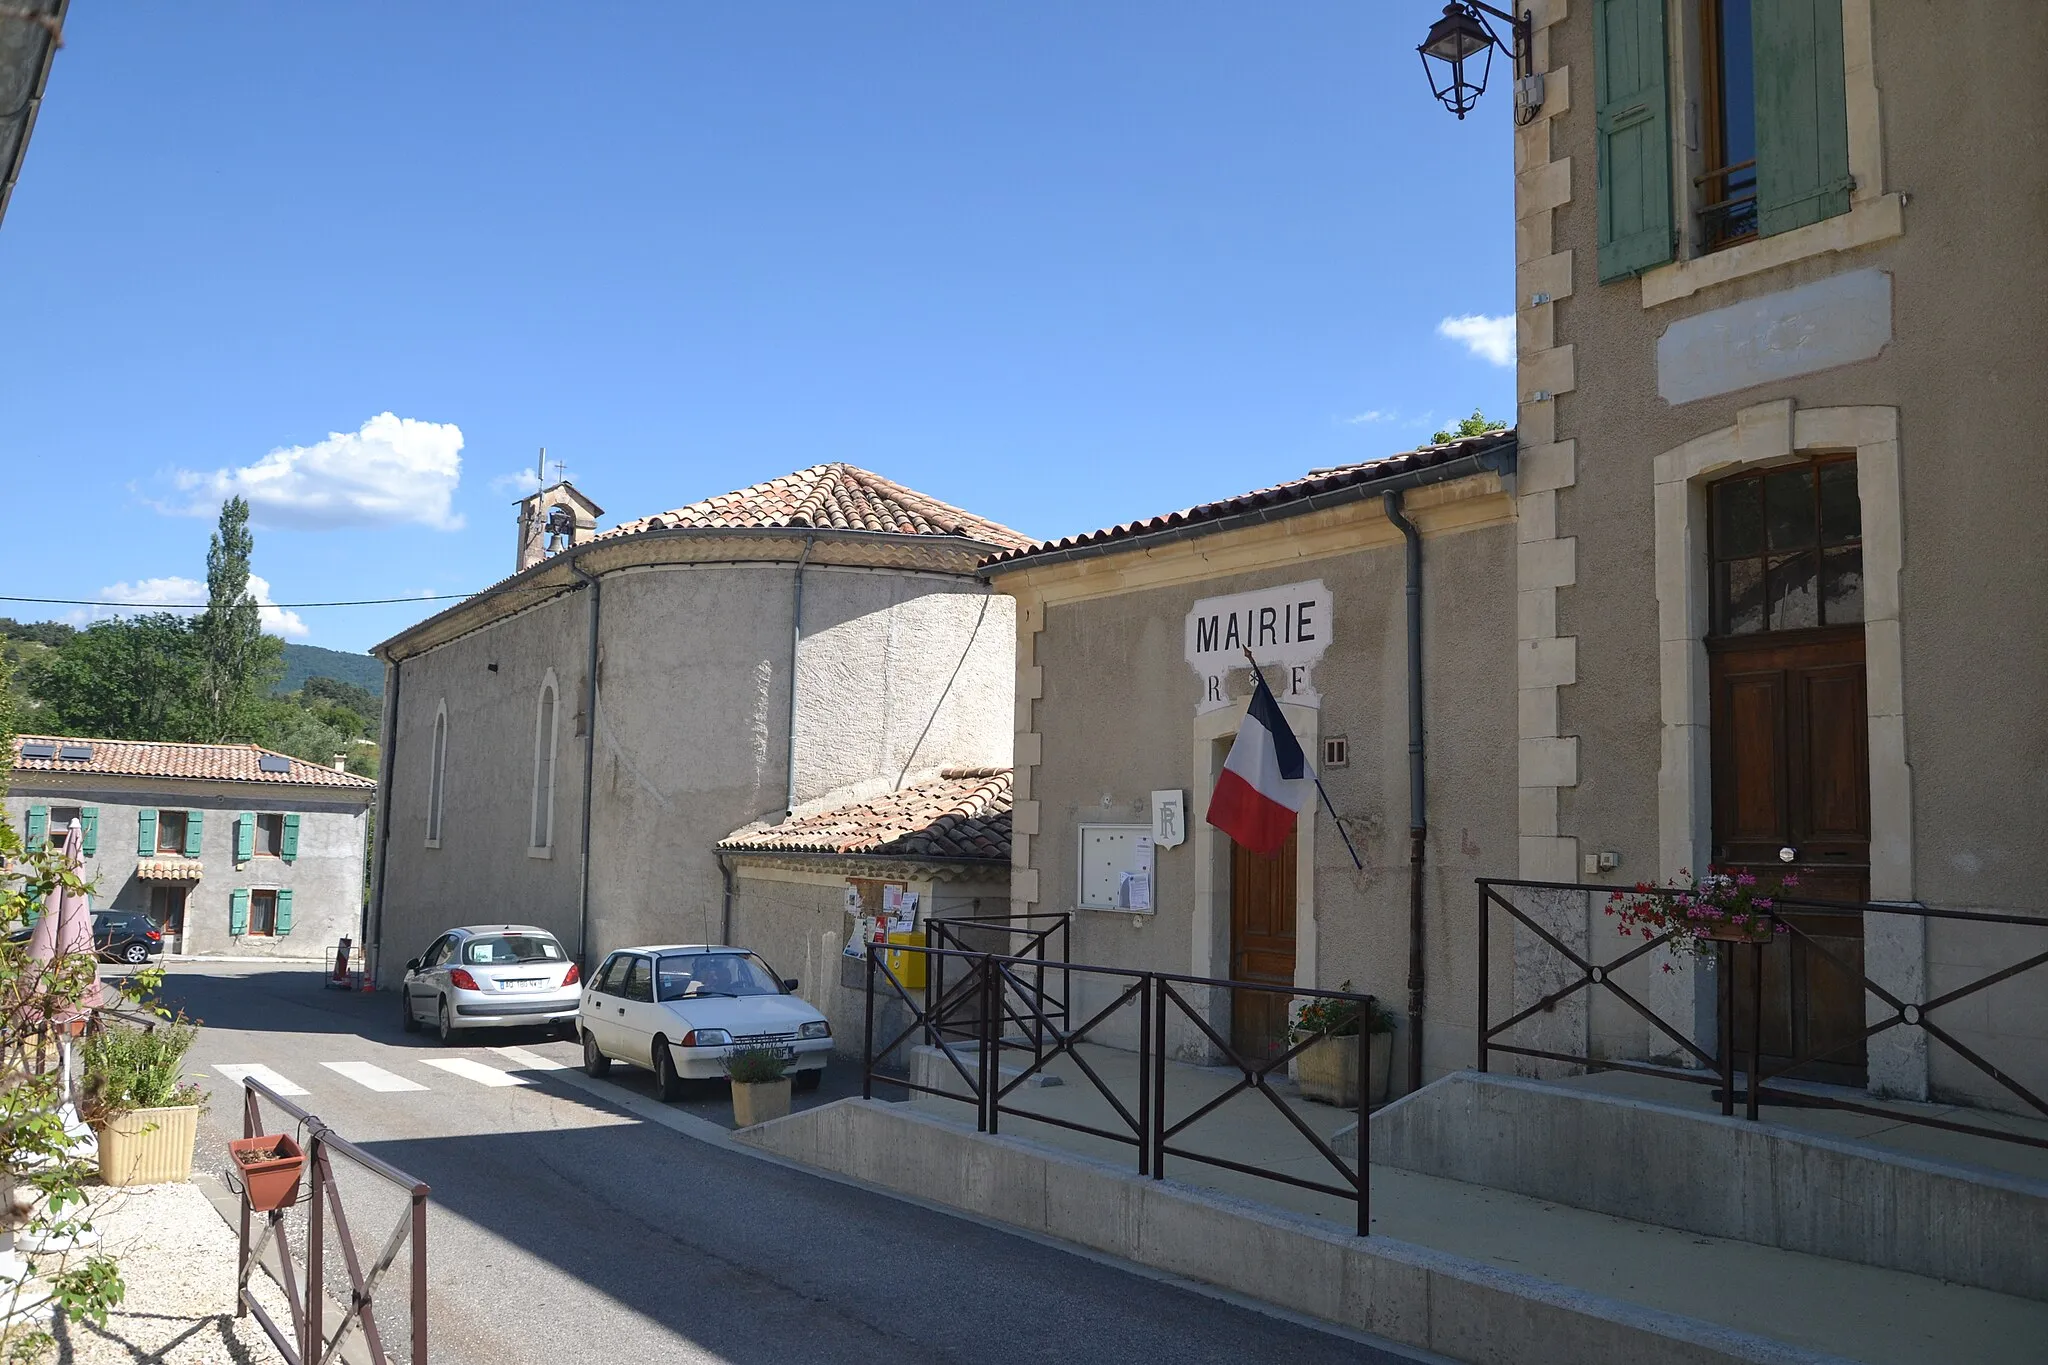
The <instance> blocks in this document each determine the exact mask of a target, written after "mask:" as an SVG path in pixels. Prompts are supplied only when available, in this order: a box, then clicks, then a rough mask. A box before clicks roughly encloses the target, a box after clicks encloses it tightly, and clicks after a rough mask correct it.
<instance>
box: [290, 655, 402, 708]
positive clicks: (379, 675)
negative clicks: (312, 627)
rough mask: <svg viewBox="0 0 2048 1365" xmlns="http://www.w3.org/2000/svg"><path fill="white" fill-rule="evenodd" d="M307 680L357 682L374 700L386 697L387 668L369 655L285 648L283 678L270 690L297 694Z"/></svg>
mask: <svg viewBox="0 0 2048 1365" xmlns="http://www.w3.org/2000/svg"><path fill="white" fill-rule="evenodd" d="M308 678H333V679H336V680H337V681H339V682H345V683H354V684H355V685H356V686H357V687H360V688H362V689H363V690H364V691H366V692H368V693H369V694H370V695H371V696H373V697H382V696H383V695H384V665H383V664H381V663H379V662H377V660H375V659H373V658H371V657H370V656H369V655H367V654H350V653H347V652H346V651H344V650H339V649H322V648H320V647H319V646H318V645H286V646H285V647H284V676H283V677H282V678H279V679H278V680H277V686H276V687H274V688H272V689H271V691H272V692H273V693H274V694H275V695H277V696H283V695H284V694H285V693H287V692H296V691H298V690H299V689H300V688H302V687H304V686H305V685H306V679H308Z"/></svg>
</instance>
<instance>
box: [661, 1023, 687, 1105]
mask: <svg viewBox="0 0 2048 1365" xmlns="http://www.w3.org/2000/svg"><path fill="white" fill-rule="evenodd" d="M654 1090H655V1093H656V1094H658V1095H660V1096H661V1101H662V1103H663V1104H674V1103H675V1102H676V1101H677V1100H679V1099H681V1098H682V1097H683V1078H682V1077H681V1076H678V1075H676V1055H675V1053H673V1052H671V1051H669V1046H668V1039H666V1038H664V1037H662V1036H661V1035H660V1034H659V1033H657V1034H655V1035H654Z"/></svg>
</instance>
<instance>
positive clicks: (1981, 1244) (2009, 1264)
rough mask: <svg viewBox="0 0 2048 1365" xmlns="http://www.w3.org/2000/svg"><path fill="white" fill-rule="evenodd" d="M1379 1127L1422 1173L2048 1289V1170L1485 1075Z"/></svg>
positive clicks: (2040, 1295)
mask: <svg viewBox="0 0 2048 1365" xmlns="http://www.w3.org/2000/svg"><path fill="white" fill-rule="evenodd" d="M1683 1089H1684V1091H1685V1093H1684V1094H1683V1095H1680V1096H1676V1097H1674V1099H1688V1098H1692V1097H1693V1096H1694V1094H1695V1093H1696V1092H1697V1091H1699V1090H1700V1089H1701V1087H1696V1086H1695V1087H1683ZM1766 1112H1767V1113H1770V1112H1772V1111H1768V1110H1767V1111H1766ZM1823 1112H1825V1111H1823ZM1371 1126H1372V1159H1373V1161H1374V1162H1376V1163H1385V1164H1386V1165H1388V1166H1390V1167H1397V1168H1400V1169H1401V1170H1403V1171H1405V1172H1409V1173H1413V1174H1417V1175H1420V1176H1424V1177H1442V1178H1446V1179H1449V1180H1452V1181H1456V1182H1461V1183H1463V1184H1467V1185H1474V1186H1485V1187H1490V1188H1493V1189H1497V1190H1501V1191H1505V1192H1509V1193H1513V1194H1518V1195H1523V1196H1528V1197H1531V1198H1534V1199H1538V1200H1543V1201H1546V1202H1549V1203H1555V1204H1560V1205H1567V1206H1570V1207H1573V1208H1576V1209H1582V1210H1587V1211H1590V1212H1593V1213H1604V1214H1613V1215H1618V1216H1620V1217H1624V1218H1628V1219H1631V1220H1634V1221H1636V1222H1639V1223H1646V1224H1654V1225H1657V1226H1660V1227H1664V1228H1669V1229H1676V1230H1679V1231H1682V1232H1687V1233H1699V1234H1705V1235H1707V1236H1710V1237H1715V1238H1725V1239H1731V1240H1735V1241H1742V1242H1751V1243H1755V1244H1757V1245H1759V1246H1761V1247H1770V1248H1777V1249H1780V1250H1785V1251H1794V1252H1804V1253H1808V1254H1811V1255H1813V1256H1818V1257H1825V1258H1828V1259H1831V1260H1836V1261H1847V1262H1853V1263H1857V1264H1861V1265H1866V1266H1875V1267H1881V1268H1885V1269H1890V1270H1899V1271H1906V1272H1909V1273H1911V1274H1913V1275H1916V1276H1925V1277H1929V1278H1932V1279H1935V1280H1943V1281H1948V1282H1951V1283H1953V1284H1957V1285H1968V1286H1972V1287H1975V1288H1979V1289H1989V1290H1993V1291H1996V1292H1997V1293H1999V1294H2010V1295H2018V1296H2022V1297H2026V1298H2032V1299H2037V1300H2044V1301H2048V1181H2043V1180H2037V1179H2031V1178H2029V1177H2026V1176H2023V1175H2019V1174H2015V1173H2013V1172H2010V1171H2000V1170H1994V1169H1991V1168H1988V1167H1982V1166H1971V1165H1968V1164H1964V1163H1962V1162H1959V1161H1954V1160H1936V1159H1933V1158H1931V1157H1927V1156H1923V1155H1918V1154H1915V1153H1912V1152H1908V1151H1902V1150H1899V1149H1897V1148H1894V1147H1886V1146H1880V1145H1876V1144H1873V1143H1870V1142H1862V1141H1854V1140H1849V1139H1845V1138H1842V1137H1838V1136H1833V1135H1830V1134H1828V1133H1824V1132H1814V1131H1809V1130H1806V1129H1801V1128H1794V1127H1791V1126H1789V1125H1788V1124H1786V1123H1773V1122H1758V1123H1751V1122H1749V1121H1747V1120H1745V1119H1741V1118H1724V1117H1722V1116H1721V1115H1720V1114H1719V1113H1718V1112H1705V1111H1703V1110H1702V1109H1701V1108H1685V1107H1681V1106H1680V1104H1678V1103H1676V1102H1658V1101H1653V1100H1649V1099H1644V1098H1641V1097H1639V1096H1633V1095H1623V1094H1613V1093H1605V1092H1602V1091H1599V1090H1594V1089H1589V1088H1587V1087H1585V1086H1583V1085H1579V1084H1575V1083H1571V1082H1551V1081H1536V1080H1525V1079H1520V1078H1516V1077H1510V1076H1497V1075H1482V1074H1479V1073H1477V1072H1462V1073H1459V1074H1457V1075H1453V1076H1447V1077H1445V1078H1444V1079H1442V1080H1440V1081H1437V1082H1435V1083H1433V1084H1431V1085H1429V1086H1425V1087H1424V1088H1423V1089H1421V1090H1419V1091H1417V1092H1416V1093H1414V1094H1412V1095H1407V1096H1404V1097H1403V1098H1401V1099H1400V1100H1397V1101H1396V1102H1395V1103H1393V1104H1390V1105H1388V1106H1387V1107H1386V1108H1384V1109H1382V1110H1380V1111H1379V1112H1377V1113H1376V1114H1374V1115H1373V1116H1372V1120H1371ZM1986 1145H1988V1144H1986Z"/></svg>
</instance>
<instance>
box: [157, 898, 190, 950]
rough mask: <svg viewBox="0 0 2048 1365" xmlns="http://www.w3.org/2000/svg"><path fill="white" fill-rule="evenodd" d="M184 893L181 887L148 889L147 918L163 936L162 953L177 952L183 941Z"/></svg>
mask: <svg viewBox="0 0 2048 1365" xmlns="http://www.w3.org/2000/svg"><path fill="white" fill-rule="evenodd" d="M185 893H186V889H185V888H184V887H182V886H164V885H162V884H159V885H156V886H152V887H151V888H150V889H149V917H150V919H151V920H153V921H155V923H156V927H157V932H158V933H161V934H162V935H163V936H164V951H165V952H167V953H175V952H178V951H179V950H180V949H181V948H182V947H183V945H184V940H185Z"/></svg>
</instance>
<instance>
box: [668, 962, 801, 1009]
mask: <svg viewBox="0 0 2048 1365" xmlns="http://www.w3.org/2000/svg"><path fill="white" fill-rule="evenodd" d="M660 978H661V998H662V999H663V1000H684V999H688V998H689V997H691V996H699V995H780V994H782V983H781V982H780V981H777V980H776V979H775V973H773V972H771V971H769V970H768V964H767V963H765V962H763V961H762V960H761V959H760V958H758V957H755V956H754V955H753V954H752V953H676V954H674V955H672V956H669V957H664V958H662V959H661V964H660Z"/></svg>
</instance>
